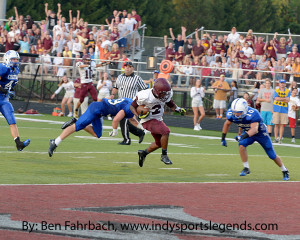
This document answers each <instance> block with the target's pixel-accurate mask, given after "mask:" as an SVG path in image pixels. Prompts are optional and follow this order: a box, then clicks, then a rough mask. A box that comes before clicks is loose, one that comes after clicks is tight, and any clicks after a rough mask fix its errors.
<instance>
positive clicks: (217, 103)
mask: <svg viewBox="0 0 300 240" xmlns="http://www.w3.org/2000/svg"><path fill="white" fill-rule="evenodd" d="M212 88H213V89H214V90H215V95H214V104H213V106H214V109H216V118H217V119H222V117H223V112H224V109H225V108H226V100H227V92H228V91H230V87H229V85H228V83H227V82H225V75H221V76H220V80H219V81H216V82H215V83H214V84H213V85H212Z"/></svg>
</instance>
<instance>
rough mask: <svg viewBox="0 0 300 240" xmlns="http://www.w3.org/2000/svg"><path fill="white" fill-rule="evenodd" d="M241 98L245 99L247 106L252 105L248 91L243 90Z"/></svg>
mask: <svg viewBox="0 0 300 240" xmlns="http://www.w3.org/2000/svg"><path fill="white" fill-rule="evenodd" d="M243 98H244V99H245V100H246V102H247V103H248V107H253V102H252V100H251V98H250V95H249V93H248V92H245V93H244V95H243Z"/></svg>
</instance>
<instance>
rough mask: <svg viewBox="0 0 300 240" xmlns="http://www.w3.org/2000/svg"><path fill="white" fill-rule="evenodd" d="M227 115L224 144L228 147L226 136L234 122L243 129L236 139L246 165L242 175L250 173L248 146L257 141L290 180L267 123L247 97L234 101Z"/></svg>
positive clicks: (285, 178)
mask: <svg viewBox="0 0 300 240" xmlns="http://www.w3.org/2000/svg"><path fill="white" fill-rule="evenodd" d="M226 117H227V120H226V121H225V123H224V126H223V131H222V132H223V133H222V140H221V142H222V145H223V146H225V147H227V142H226V140H225V137H226V134H227V132H228V130H229V127H230V125H231V124H232V123H235V124H237V125H238V127H240V128H241V129H242V130H243V133H242V135H241V136H240V137H236V140H237V141H238V142H239V150H240V155H241V159H242V162H243V165H244V169H243V170H242V172H241V173H240V176H246V175H247V174H250V169H249V163H248V154H247V149H246V148H247V147H248V146H249V145H251V144H253V143H254V142H255V141H256V142H258V143H259V144H260V145H261V146H262V147H263V148H264V150H265V151H266V153H267V155H268V156H269V158H271V159H272V160H274V162H275V163H276V164H277V165H278V166H279V167H280V169H281V171H282V173H283V180H284V181H288V180H289V179H290V177H289V171H288V170H287V169H286V167H285V166H284V164H283V163H282V161H281V159H280V157H279V156H278V155H276V153H275V151H274V148H273V145H272V141H271V138H270V136H269V134H268V132H267V128H266V125H265V124H264V123H263V120H262V118H261V116H260V114H259V112H258V111H257V110H256V109H254V108H251V107H248V104H247V101H246V100H245V99H243V98H237V99H235V100H234V101H233V102H232V104H231V109H228V111H227V114H226Z"/></svg>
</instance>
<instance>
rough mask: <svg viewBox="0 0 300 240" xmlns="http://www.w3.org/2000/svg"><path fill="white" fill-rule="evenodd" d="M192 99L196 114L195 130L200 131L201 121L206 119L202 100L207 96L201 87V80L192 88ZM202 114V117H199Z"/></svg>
mask: <svg viewBox="0 0 300 240" xmlns="http://www.w3.org/2000/svg"><path fill="white" fill-rule="evenodd" d="M190 94H191V98H192V109H193V112H194V130H195V131H200V130H201V129H202V127H201V126H200V123H201V121H202V120H203V118H204V117H205V111H204V107H203V101H202V98H204V96H205V90H204V88H203V87H201V80H197V81H196V82H195V86H194V87H192V88H191V92H190ZM199 112H200V117H199Z"/></svg>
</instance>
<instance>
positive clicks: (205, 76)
mask: <svg viewBox="0 0 300 240" xmlns="http://www.w3.org/2000/svg"><path fill="white" fill-rule="evenodd" d="M203 59H204V58H203ZM201 66H202V67H203V68H202V85H203V82H204V85H205V89H206V90H207V89H208V86H209V85H212V84H213V82H214V81H213V79H212V78H210V76H211V68H210V67H209V66H208V63H207V62H206V61H201Z"/></svg>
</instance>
